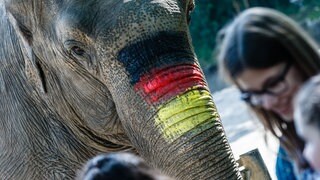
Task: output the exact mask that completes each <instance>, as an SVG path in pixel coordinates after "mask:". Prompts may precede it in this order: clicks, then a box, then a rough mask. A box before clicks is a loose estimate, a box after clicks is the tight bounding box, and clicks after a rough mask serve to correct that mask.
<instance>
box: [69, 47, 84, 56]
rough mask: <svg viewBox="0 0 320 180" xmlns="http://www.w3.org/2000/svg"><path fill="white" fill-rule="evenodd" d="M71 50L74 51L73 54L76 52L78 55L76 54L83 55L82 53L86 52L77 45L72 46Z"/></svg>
mask: <svg viewBox="0 0 320 180" xmlns="http://www.w3.org/2000/svg"><path fill="white" fill-rule="evenodd" d="M71 51H72V53H74V54H76V55H78V56H83V55H84V54H85V53H86V52H85V50H84V49H82V48H81V47H79V46H73V47H72V48H71Z"/></svg>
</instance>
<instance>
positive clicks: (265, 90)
mask: <svg viewBox="0 0 320 180" xmlns="http://www.w3.org/2000/svg"><path fill="white" fill-rule="evenodd" d="M291 65H292V63H291V62H287V63H286V65H285V67H284V69H283V70H282V72H281V73H280V74H279V75H278V76H277V77H276V78H275V79H274V80H272V82H269V83H266V84H264V85H263V87H262V90H259V91H245V90H241V89H240V99H241V100H243V101H245V102H247V103H249V104H251V105H253V106H258V105H260V104H261V103H253V102H252V97H253V96H256V97H259V96H261V97H262V95H264V94H268V95H272V96H278V95H280V94H282V93H283V92H284V91H286V90H287V89H288V84H287V82H286V81H285V78H286V75H287V74H288V72H289V70H290V68H291ZM281 82H282V83H284V84H283V86H284V87H283V88H282V89H281V90H280V91H279V92H274V91H272V90H270V84H279V83H281ZM261 97H259V98H260V99H261ZM260 101H261V100H260Z"/></svg>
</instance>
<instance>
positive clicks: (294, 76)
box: [235, 62, 303, 121]
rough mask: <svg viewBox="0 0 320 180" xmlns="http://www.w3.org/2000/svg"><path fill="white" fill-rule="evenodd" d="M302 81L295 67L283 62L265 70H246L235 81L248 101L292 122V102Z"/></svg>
mask: <svg viewBox="0 0 320 180" xmlns="http://www.w3.org/2000/svg"><path fill="white" fill-rule="evenodd" d="M302 79H303V78H302V75H301V74H300V73H299V72H298V70H297V69H296V68H295V67H294V65H291V64H288V63H285V62H283V63H280V64H277V65H275V66H272V67H269V68H265V69H246V70H244V71H243V72H242V73H241V74H240V75H238V76H237V78H236V79H235V81H236V83H237V85H238V86H239V88H240V90H241V91H242V95H245V96H246V101H248V102H249V103H250V102H252V103H251V104H252V105H254V106H260V107H262V108H263V109H265V110H268V111H272V112H274V113H276V114H278V115H279V116H280V117H282V118H283V119H284V120H286V121H292V120H293V105H292V101H293V97H294V95H295V93H296V92H297V90H298V88H299V87H300V85H301V84H302V82H303V80H302Z"/></svg>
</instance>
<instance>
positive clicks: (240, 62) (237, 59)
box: [218, 8, 320, 169]
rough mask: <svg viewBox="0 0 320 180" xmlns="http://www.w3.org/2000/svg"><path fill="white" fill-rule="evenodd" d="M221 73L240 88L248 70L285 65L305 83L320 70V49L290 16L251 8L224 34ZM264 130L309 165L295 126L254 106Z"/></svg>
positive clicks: (223, 32)
mask: <svg viewBox="0 0 320 180" xmlns="http://www.w3.org/2000/svg"><path fill="white" fill-rule="evenodd" d="M220 35H221V36H220V38H221V42H220V43H221V44H220V46H219V48H218V61H219V70H220V73H221V74H222V76H223V77H226V78H227V79H228V80H229V81H230V82H232V83H233V84H236V82H235V78H236V77H237V76H238V75H239V74H241V73H242V72H243V71H244V70H245V69H247V68H251V69H264V68H268V67H272V66H275V65H277V64H279V63H282V62H289V63H292V64H293V65H294V66H295V67H296V68H297V69H298V70H299V72H300V73H301V76H302V78H303V79H304V80H307V79H308V78H309V77H311V76H312V75H315V74H317V73H318V72H319V70H320V56H319V54H318V46H317V44H316V43H315V42H314V40H312V38H311V37H310V36H309V35H308V34H306V33H305V32H304V31H303V30H302V28H301V27H300V26H299V25H298V24H297V23H296V22H294V21H293V20H292V19H290V18H289V17H287V16H286V15H284V14H282V13H280V12H278V11H276V10H272V9H268V8H251V9H247V10H245V11H244V12H242V13H241V14H240V15H238V16H237V17H236V18H235V20H234V21H233V22H232V23H231V24H229V25H228V26H227V27H226V28H225V29H223V31H222V33H221V34H220ZM249 106H250V107H251V109H252V110H253V111H254V112H255V113H256V114H257V116H258V118H259V120H260V121H261V122H262V124H263V125H264V128H265V129H266V130H268V131H271V133H272V134H273V135H274V136H276V137H277V138H278V139H279V140H280V143H281V145H282V146H283V147H284V148H285V149H286V150H287V152H288V154H289V155H290V156H291V157H292V158H293V160H295V162H296V163H297V165H298V167H299V168H300V169H303V168H305V167H306V166H308V165H307V163H306V162H305V160H304V158H303V157H302V150H303V146H304V143H303V141H302V140H301V139H300V138H299V137H298V136H297V134H296V131H295V129H294V124H293V122H292V123H289V122H286V121H284V120H283V119H281V117H279V116H278V115H277V114H275V113H273V112H271V111H267V110H265V109H262V108H259V107H255V106H251V105H249Z"/></svg>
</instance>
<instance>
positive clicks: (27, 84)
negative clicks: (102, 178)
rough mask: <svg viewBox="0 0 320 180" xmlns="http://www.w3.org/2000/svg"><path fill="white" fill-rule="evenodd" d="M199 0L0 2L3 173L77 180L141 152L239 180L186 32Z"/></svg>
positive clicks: (202, 175) (170, 169)
mask: <svg viewBox="0 0 320 180" xmlns="http://www.w3.org/2000/svg"><path fill="white" fill-rule="evenodd" d="M193 7H194V2H193V1H192V0H100V1H99V0H1V1H0V18H1V19H0V27H1V29H0V38H1V41H0V63H1V65H0V67H1V68H0V71H1V72H0V94H1V97H0V106H1V108H0V109H1V110H0V112H1V121H0V123H1V125H0V179H73V178H74V177H75V176H76V173H77V170H79V169H81V166H82V165H83V164H84V163H85V162H86V161H88V160H89V159H90V158H92V157H94V156H95V155H98V154H100V153H106V152H124V151H127V152H135V153H137V154H139V156H141V157H142V158H143V159H144V160H145V161H146V162H148V164H150V166H152V167H155V168H158V169H159V170H160V171H161V172H162V173H164V174H166V175H169V176H171V177H174V178H176V179H241V178H242V177H241V175H240V173H239V170H238V165H237V163H236V161H235V159H234V155H233V153H232V150H231V148H230V145H229V143H228V140H227V138H226V135H225V132H224V129H223V126H222V124H221V121H220V117H219V114H218V112H217V109H216V107H215V104H214V101H213V100H212V96H211V93H210V90H209V89H208V86H207V82H206V80H205V78H204V75H203V72H202V70H201V67H200V65H199V62H198V60H197V58H196V55H195V53H194V50H193V47H192V45H191V37H190V33H189V31H188V23H189V22H190V18H189V17H190V12H191V11H192V9H193Z"/></svg>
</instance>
